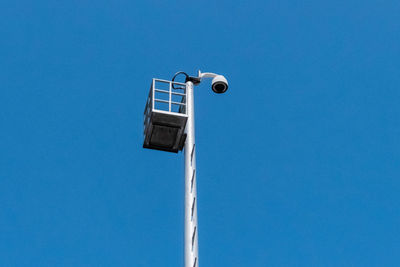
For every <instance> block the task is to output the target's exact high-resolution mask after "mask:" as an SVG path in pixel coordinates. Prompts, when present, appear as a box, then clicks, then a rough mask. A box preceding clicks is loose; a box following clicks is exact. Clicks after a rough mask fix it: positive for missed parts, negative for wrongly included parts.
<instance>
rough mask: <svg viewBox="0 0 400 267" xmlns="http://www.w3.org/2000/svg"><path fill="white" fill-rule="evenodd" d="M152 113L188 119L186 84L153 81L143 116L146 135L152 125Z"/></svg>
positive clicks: (159, 80)
mask: <svg viewBox="0 0 400 267" xmlns="http://www.w3.org/2000/svg"><path fill="white" fill-rule="evenodd" d="M152 112H160V113H167V114H170V115H176V116H185V117H187V95H186V84H185V83H180V82H172V81H167V80H161V79H153V81H152V83H151V86H150V91H149V96H148V97H147V102H146V107H145V109H144V114H143V115H144V120H143V126H144V127H143V128H144V134H146V129H147V126H148V125H149V123H150V117H151V113H152Z"/></svg>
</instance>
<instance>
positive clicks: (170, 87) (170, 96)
mask: <svg viewBox="0 0 400 267" xmlns="http://www.w3.org/2000/svg"><path fill="white" fill-rule="evenodd" d="M171 91H172V83H169V101H168V104H169V105H168V106H169V110H168V111H169V112H171V102H172V101H171V100H172V95H171Z"/></svg>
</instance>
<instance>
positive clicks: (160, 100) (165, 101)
mask: <svg viewBox="0 0 400 267" xmlns="http://www.w3.org/2000/svg"><path fill="white" fill-rule="evenodd" d="M154 101H156V102H162V103H169V101H168V100H163V99H154Z"/></svg>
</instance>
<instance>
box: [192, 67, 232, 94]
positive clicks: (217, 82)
mask: <svg viewBox="0 0 400 267" xmlns="http://www.w3.org/2000/svg"><path fill="white" fill-rule="evenodd" d="M199 78H200V79H203V78H213V79H212V81H211V89H212V90H213V91H214V92H215V93H217V94H222V93H225V92H226V90H228V86H229V84H228V80H227V79H226V78H225V77H224V76H222V75H219V74H215V73H211V72H204V73H201V72H200V71H199Z"/></svg>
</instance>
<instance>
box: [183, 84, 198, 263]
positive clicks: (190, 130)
mask: <svg viewBox="0 0 400 267" xmlns="http://www.w3.org/2000/svg"><path fill="white" fill-rule="evenodd" d="M193 87H194V86H193V83H192V82H191V81H187V82H186V95H187V102H186V103H187V106H186V108H187V114H188V120H187V122H186V134H187V137H186V141H185V267H198V266H199V256H198V253H199V250H198V236H199V235H198V227H197V190H196V142H195V133H194V101H193V100H194V99H193V98H194V93H193Z"/></svg>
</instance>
